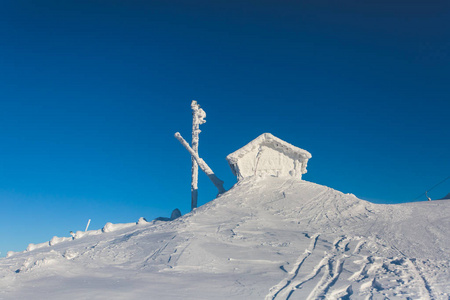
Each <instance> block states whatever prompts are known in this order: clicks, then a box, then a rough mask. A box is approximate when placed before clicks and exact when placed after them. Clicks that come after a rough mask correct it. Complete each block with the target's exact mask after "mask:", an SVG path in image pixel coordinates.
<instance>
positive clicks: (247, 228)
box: [0, 177, 450, 300]
mask: <svg viewBox="0 0 450 300" xmlns="http://www.w3.org/2000/svg"><path fill="white" fill-rule="evenodd" d="M449 215H450V201H431V202H428V201H426V202H418V203H408V204H398V205H380V204H373V203H369V202H366V201H363V200H360V199H358V198H356V197H355V196H354V195H351V194H343V193H341V192H338V191H336V190H333V189H331V188H328V187H325V186H321V185H318V184H314V183H310V182H306V181H301V180H296V179H286V178H276V177H265V178H257V177H254V178H252V179H248V180H244V181H241V182H239V183H238V184H237V185H236V186H235V187H233V188H232V189H231V190H230V191H228V192H227V193H225V194H223V195H222V196H220V197H219V198H217V199H216V200H214V201H212V202H210V203H208V204H206V205H203V206H202V207H200V208H198V209H196V210H195V211H194V212H192V213H190V214H187V215H185V216H182V217H180V218H178V219H176V220H174V221H170V222H160V221H153V222H146V221H145V220H144V219H140V220H139V222H137V223H130V224H111V223H108V224H106V225H105V227H104V228H103V229H102V230H96V231H88V232H78V233H76V234H74V239H72V238H57V237H54V238H53V239H51V241H50V242H46V243H42V244H39V245H30V247H29V248H28V249H27V250H26V251H24V252H21V253H14V254H9V257H7V258H2V259H0V299H44V298H45V299H267V300H271V299H277V300H278V299H446V300H447V299H449V293H450V274H449V270H450V268H449V258H450V251H449V250H450V240H449V238H448V233H449V231H450V219H449V218H448V216H449Z"/></svg>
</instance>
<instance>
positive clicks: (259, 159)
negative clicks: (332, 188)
mask: <svg viewBox="0 0 450 300" xmlns="http://www.w3.org/2000/svg"><path fill="white" fill-rule="evenodd" d="M310 158H311V153H309V152H308V151H306V150H303V149H300V148H298V147H295V146H293V145H291V144H289V143H287V142H285V141H283V140H281V139H279V138H277V137H275V136H273V135H272V134H270V133H263V134H261V135H260V136H258V137H257V138H256V139H254V140H253V141H251V142H250V143H248V144H247V145H245V146H244V147H242V148H241V149H239V150H237V151H235V152H233V153H231V154H229V155H228V156H227V161H228V163H229V164H230V167H231V170H232V171H233V174H234V175H236V176H237V178H238V180H241V179H243V178H246V177H250V176H255V175H258V176H262V175H265V174H267V175H272V176H276V177H287V176H291V177H295V178H298V179H301V178H302V174H305V173H306V166H307V164H308V160H309V159H310Z"/></svg>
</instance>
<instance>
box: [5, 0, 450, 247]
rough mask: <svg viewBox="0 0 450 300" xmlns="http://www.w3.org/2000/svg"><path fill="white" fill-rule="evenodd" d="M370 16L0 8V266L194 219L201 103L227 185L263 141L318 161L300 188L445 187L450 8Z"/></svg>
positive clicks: (324, 9) (210, 156)
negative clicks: (45, 248)
mask: <svg viewBox="0 0 450 300" xmlns="http://www.w3.org/2000/svg"><path fill="white" fill-rule="evenodd" d="M364 2H365V3H361V1H220V0H219V1H195V0H194V1H46V0H44V1H4V2H3V3H2V9H1V10H0V70H1V72H0V140H1V148H0V203H1V207H2V209H1V215H0V252H1V253H0V256H4V255H5V254H6V251H8V250H14V251H21V250H24V249H25V248H26V246H27V244H28V243H40V242H44V241H48V240H49V239H51V238H52V237H53V236H54V235H57V236H68V233H69V231H70V230H73V231H76V230H84V227H85V225H86V223H87V220H88V219H92V222H91V228H92V229H98V228H101V227H102V226H103V225H104V224H105V223H106V222H113V223H119V222H134V221H137V220H138V218H139V217H141V216H143V217H146V218H147V219H148V220H151V219H153V218H155V217H158V216H169V215H170V213H171V211H172V210H173V209H174V208H176V207H178V208H179V209H180V210H181V211H182V213H183V214H184V213H187V212H188V211H189V209H190V158H189V155H188V153H187V152H186V151H185V150H184V149H183V148H182V146H181V145H180V144H179V143H178V141H177V140H175V138H174V137H173V134H174V133H175V132H176V131H180V132H181V134H182V135H183V136H184V137H186V138H188V137H189V136H190V126H191V112H190V102H191V100H192V99H196V100H197V101H198V102H199V103H200V104H201V105H202V107H203V109H204V110H205V111H206V113H207V118H206V120H207V123H206V124H204V125H202V126H201V129H202V133H201V135H200V147H199V151H200V155H201V156H202V157H203V158H204V159H205V160H206V162H207V163H208V164H209V165H210V166H211V168H212V169H213V170H214V171H215V172H216V174H217V175H218V176H219V177H220V178H221V179H223V180H224V181H225V187H226V188H230V187H231V186H232V185H233V184H234V183H235V182H236V179H235V178H234V177H233V175H232V173H231V171H230V169H229V166H228V165H227V162H226V160H225V156H226V155H227V154H229V153H231V152H233V151H235V150H237V149H238V148H240V147H242V146H244V145H245V144H246V143H248V142H249V141H251V140H252V139H254V138H255V137H257V136H258V135H260V134H261V133H263V132H271V133H272V134H274V135H276V136H278V137H279V138H281V139H283V140H285V141H287V142H289V143H291V144H294V145H296V146H298V147H300V148H303V149H306V150H308V151H309V152H311V153H312V156H313V157H312V159H311V160H310V163H309V168H308V173H307V174H306V175H304V177H303V178H304V179H305V180H309V181H313V182H317V183H320V184H324V185H327V186H330V187H333V188H335V189H338V190H340V191H343V192H346V193H354V194H355V195H357V196H358V197H360V198H363V199H368V200H370V201H373V202H377V203H399V202H409V201H412V200H414V199H415V198H416V197H417V196H419V195H420V194H421V193H423V192H424V191H425V190H426V189H427V188H429V187H431V186H433V185H434V184H435V183H437V182H439V181H440V180H442V179H444V178H446V177H447V176H449V175H450V173H449V170H450V160H449V156H448V153H449V148H450V134H449V131H450V130H449V128H450V126H449V112H450V101H449V96H450V84H449V82H450V54H449V53H450V42H449V41H450V26H448V20H449V19H450V4H449V2H448V1H433V0H431V1H408V3H406V1H400V0H393V1H364ZM199 179H200V182H199V204H204V203H206V202H208V201H210V200H212V199H213V198H214V197H215V194H216V191H215V188H214V186H213V185H212V184H211V183H210V182H209V181H208V178H207V177H206V176H205V175H204V174H200V178H199ZM449 192H450V180H448V181H447V182H445V183H443V184H442V185H440V186H439V187H437V188H435V189H434V190H433V191H431V192H430V196H431V197H432V198H441V197H443V196H444V195H446V194H447V193H449ZM418 200H425V197H424V196H422V197H420V198H419V199H418Z"/></svg>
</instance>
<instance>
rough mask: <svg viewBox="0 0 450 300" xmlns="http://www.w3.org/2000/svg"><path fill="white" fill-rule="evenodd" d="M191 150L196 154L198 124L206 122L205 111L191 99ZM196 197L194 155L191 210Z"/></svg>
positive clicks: (196, 166) (196, 173)
mask: <svg viewBox="0 0 450 300" xmlns="http://www.w3.org/2000/svg"><path fill="white" fill-rule="evenodd" d="M191 108H192V150H193V151H194V152H195V153H197V154H198V136H199V134H200V132H201V130H200V129H199V127H200V124H204V123H205V122H206V120H205V117H206V113H205V111H204V110H203V109H201V108H200V104H197V101H195V100H192V102H191ZM197 199H198V164H197V161H196V160H195V158H194V157H192V180H191V210H193V209H194V208H197Z"/></svg>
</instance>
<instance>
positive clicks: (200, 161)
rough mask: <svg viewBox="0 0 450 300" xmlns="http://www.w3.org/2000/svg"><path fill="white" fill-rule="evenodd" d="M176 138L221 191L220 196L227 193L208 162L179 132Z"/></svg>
mask: <svg viewBox="0 0 450 300" xmlns="http://www.w3.org/2000/svg"><path fill="white" fill-rule="evenodd" d="M175 138H176V139H177V140H178V141H180V143H181V145H183V146H184V148H186V150H187V151H189V153H190V154H191V156H192V157H193V158H194V159H195V161H196V162H197V163H198V166H199V167H200V169H202V171H203V172H205V174H206V175H207V176H208V178H209V179H210V180H211V181H212V183H213V184H214V185H215V186H216V188H217V190H218V191H219V195H220V194H223V193H225V192H226V190H225V189H224V187H223V181H222V180H220V179H219V178H218V177H217V176H216V174H214V172H213V171H212V170H211V168H210V167H209V166H208V165H207V164H206V162H205V161H204V160H203V159H201V158H200V157H199V156H198V154H197V153H195V151H194V150H193V149H192V148H191V146H189V144H188V143H187V142H186V141H185V140H184V139H183V137H182V136H181V134H180V133H179V132H177V133H175Z"/></svg>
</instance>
